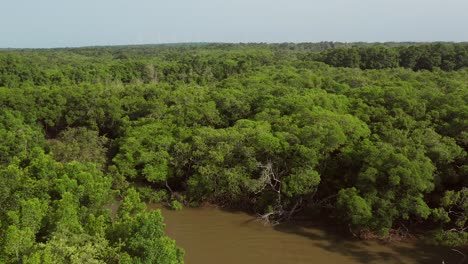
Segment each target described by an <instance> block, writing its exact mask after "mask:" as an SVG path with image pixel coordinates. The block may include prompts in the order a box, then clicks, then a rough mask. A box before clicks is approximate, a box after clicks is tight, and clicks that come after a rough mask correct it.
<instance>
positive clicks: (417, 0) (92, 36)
mask: <svg viewBox="0 0 468 264" xmlns="http://www.w3.org/2000/svg"><path fill="white" fill-rule="evenodd" d="M318 41H348V42H351V41H468V0H321V1H317V0H235V1H231V0H227V1H226V0H225V1H222V0H197V1H194V0H165V1H161V0H74V1H71V0H0V47H2V48H5V47H25V48H32V47H35V48H43V47H75V46H91V45H120V44H148V43H173V42H318Z"/></svg>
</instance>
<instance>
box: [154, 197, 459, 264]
mask: <svg viewBox="0 0 468 264" xmlns="http://www.w3.org/2000/svg"><path fill="white" fill-rule="evenodd" d="M149 207H150V208H151V209H156V208H157V209H161V210H162V213H163V216H164V219H165V223H166V233H167V235H168V236H170V237H171V238H173V239H175V240H176V242H177V244H178V245H179V246H181V247H182V248H184V250H185V262H186V263H187V264H202V263H203V264H215V263H216V264H218V263H223V264H231V263H232V264H234V263H236V264H238V263H242V264H247V263H255V264H264V263H265V264H295V263H297V264H299V263H342V264H358V263H361V264H362V263H366V264H372V263H384V264H387V263H388V264H390V263H392V264H393V263H398V264H403V263H409V264H411V263H437V264H440V263H443V262H442V261H445V263H447V264H451V263H454V264H458V263H460V260H462V259H463V256H462V255H460V254H459V253H457V252H454V251H452V250H450V249H446V248H441V247H435V246H427V245H422V244H420V243H418V242H414V241H413V242H407V243H403V242H392V243H387V244H382V243H379V242H377V241H362V240H354V239H351V238H344V237H343V236H339V235H336V232H333V229H331V230H330V228H321V227H319V226H315V227H314V226H308V227H305V226H301V225H297V224H296V225H294V224H285V225H279V226H276V227H271V226H265V225H264V224H263V223H261V222H260V221H258V220H256V218H255V217H253V216H251V215H248V214H245V213H243V212H232V211H225V210H222V209H218V208H214V207H204V208H184V209H183V210H182V211H172V210H168V209H165V208H161V206H160V205H150V206H149Z"/></svg>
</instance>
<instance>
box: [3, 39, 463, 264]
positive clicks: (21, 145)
mask: <svg viewBox="0 0 468 264" xmlns="http://www.w3.org/2000/svg"><path fill="white" fill-rule="evenodd" d="M327 64H328V65H327ZM467 67H468V44H447V43H436V44H414V45H410V44H408V43H401V44H396V43H386V44H380V45H370V44H343V43H318V44H307V43H305V44H273V45H267V44H238V45H234V44H190V45H161V46H124V47H96V48H79V49H53V50H4V51H1V52H0V106H1V109H0V153H1V155H0V208H1V211H0V262H2V263H3V262H5V263H17V262H24V263H84V262H86V263H101V262H106V263H118V262H119V263H120V262H122V263H181V262H183V252H182V250H181V249H179V248H178V247H177V246H176V245H175V243H174V241H172V240H170V239H169V238H168V237H166V236H165V235H164V232H163V227H164V224H163V220H162V216H161V214H160V213H159V212H158V211H153V212H147V211H146V208H145V205H144V203H142V202H141V201H140V199H144V200H145V201H156V202H160V201H162V202H168V203H170V206H171V207H172V208H173V209H175V210H179V209H181V208H182V203H183V204H185V205H194V204H201V203H203V202H211V203H216V204H219V205H223V206H232V207H238V208H244V209H245V210H249V211H254V212H256V213H260V214H262V217H263V218H264V219H265V220H266V221H270V222H280V221H285V220H287V219H289V218H291V217H293V216H294V215H295V214H296V213H297V212H299V211H301V210H302V209H305V208H312V209H314V210H316V211H318V212H320V213H321V215H323V217H329V218H330V221H335V222H336V223H337V224H342V225H343V226H345V227H346V229H347V228H348V226H349V227H350V228H351V230H353V232H360V233H369V232H371V233H373V234H377V235H379V236H381V237H386V236H389V235H390V234H391V233H392V230H396V229H399V228H400V227H405V228H409V229H410V230H411V229H414V228H425V229H426V230H433V231H434V232H435V236H434V237H435V238H436V240H438V241H440V242H442V243H446V244H451V245H456V244H464V243H467V241H468V233H467V232H468V226H467V224H468V222H467V221H468V194H467V192H468V162H467V161H468V157H467V149H468V132H467V131H468V68H467ZM118 197H122V202H121V204H120V207H119V209H118V210H117V212H116V213H115V215H113V214H112V213H111V212H110V210H109V209H107V208H109V204H111V203H112V202H113V201H115V199H116V198H118ZM140 197H141V198H140ZM171 201H172V202H171Z"/></svg>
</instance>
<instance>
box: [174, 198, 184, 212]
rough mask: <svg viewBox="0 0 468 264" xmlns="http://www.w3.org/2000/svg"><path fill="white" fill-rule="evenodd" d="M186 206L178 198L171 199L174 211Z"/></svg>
mask: <svg viewBox="0 0 468 264" xmlns="http://www.w3.org/2000/svg"><path fill="white" fill-rule="evenodd" d="M183 208H184V206H183V205H182V203H181V202H179V201H177V200H172V201H171V209H172V210H174V211H180V210H182V209H183Z"/></svg>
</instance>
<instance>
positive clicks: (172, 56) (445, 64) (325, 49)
mask: <svg viewBox="0 0 468 264" xmlns="http://www.w3.org/2000/svg"><path fill="white" fill-rule="evenodd" d="M316 51H321V52H316ZM310 61H320V62H324V63H326V64H328V65H331V66H333V67H350V68H361V69H386V68H397V67H402V68H409V69H412V70H416V71H418V70H431V71H432V70H434V69H436V68H440V69H441V70H444V71H452V70H459V69H461V68H463V67H468V44H467V43H430V44H424V43H417V44H414V43H413V45H411V43H381V44H369V43H351V44H348V43H335V42H320V43H299V44H292V43H283V44H262V43H259V44H222V43H220V44H204V43H191V44H172V45H170V44H165V45H142V46H117V47H94V48H93V47H87V48H64V49H50V50H47V49H39V50H34V49H30V50H6V51H4V52H0V86H6V87H15V86H24V85H54V84H56V85H62V84H80V83H83V82H89V83H109V82H115V81H118V82H122V83H131V82H141V83H150V82H158V81H170V80H184V81H186V82H189V81H191V80H192V79H197V81H199V82H202V83H204V82H207V81H212V80H219V79H222V78H227V77H229V76H231V75H232V74H237V73H244V72H248V71H251V70H252V69H254V68H256V67H257V68H258V67H260V66H265V65H273V64H276V63H278V62H281V63H282V64H296V65H297V64H307V63H308V62H310Z"/></svg>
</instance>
